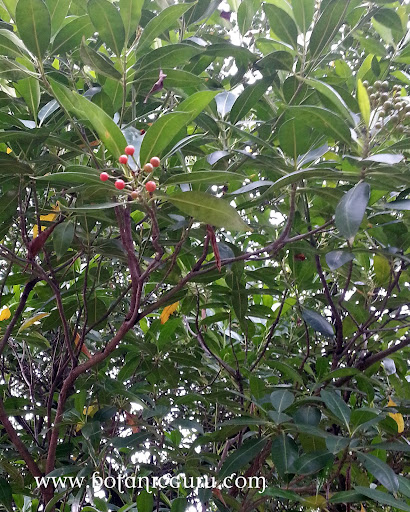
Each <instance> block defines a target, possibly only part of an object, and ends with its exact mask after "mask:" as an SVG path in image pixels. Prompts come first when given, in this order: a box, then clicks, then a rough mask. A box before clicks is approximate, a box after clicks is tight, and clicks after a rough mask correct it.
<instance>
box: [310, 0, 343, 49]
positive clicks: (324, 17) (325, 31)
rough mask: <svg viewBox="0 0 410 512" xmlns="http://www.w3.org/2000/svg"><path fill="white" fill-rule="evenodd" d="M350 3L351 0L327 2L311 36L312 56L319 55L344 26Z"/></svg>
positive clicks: (331, 0)
mask: <svg viewBox="0 0 410 512" xmlns="http://www.w3.org/2000/svg"><path fill="white" fill-rule="evenodd" d="M349 4H350V0H345V1H343V2H340V0H330V2H328V3H327V5H326V7H325V8H324V9H323V11H322V14H321V15H320V18H319V20H318V21H317V23H315V26H314V27H313V30H312V34H311V36H310V41H309V51H310V54H311V55H312V57H318V56H319V55H320V53H321V52H322V51H323V50H324V49H325V48H326V47H327V46H328V45H329V44H330V43H331V42H332V40H333V38H334V37H335V35H336V34H337V33H338V31H339V28H340V27H341V26H342V23H343V21H344V18H345V15H346V12H347V9H348V7H349Z"/></svg>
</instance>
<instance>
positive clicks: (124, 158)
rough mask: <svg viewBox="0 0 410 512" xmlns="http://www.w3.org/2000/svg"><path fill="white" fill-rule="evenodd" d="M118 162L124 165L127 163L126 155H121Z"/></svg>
mask: <svg viewBox="0 0 410 512" xmlns="http://www.w3.org/2000/svg"><path fill="white" fill-rule="evenodd" d="M118 161H119V162H120V164H126V163H127V162H128V157H127V155H121V156H120V158H119V159H118Z"/></svg>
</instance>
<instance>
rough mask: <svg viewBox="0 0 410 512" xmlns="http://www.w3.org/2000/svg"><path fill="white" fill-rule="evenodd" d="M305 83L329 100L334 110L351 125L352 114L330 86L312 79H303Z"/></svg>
mask: <svg viewBox="0 0 410 512" xmlns="http://www.w3.org/2000/svg"><path fill="white" fill-rule="evenodd" d="M305 83H306V84H308V85H310V87H313V88H314V89H316V91H317V92H319V93H320V94H323V96H325V97H326V98H327V99H329V100H330V101H331V102H332V103H333V105H334V106H335V107H336V109H337V110H338V111H339V112H340V113H341V114H342V115H343V118H344V119H345V120H346V121H347V122H349V123H352V114H351V112H350V110H349V108H348V106H347V105H346V102H345V101H344V100H343V98H342V97H341V96H340V94H339V93H338V92H337V91H336V90H335V89H334V88H333V87H332V86H331V85H329V84H327V83H325V82H321V81H320V80H316V79H312V78H307V79H305Z"/></svg>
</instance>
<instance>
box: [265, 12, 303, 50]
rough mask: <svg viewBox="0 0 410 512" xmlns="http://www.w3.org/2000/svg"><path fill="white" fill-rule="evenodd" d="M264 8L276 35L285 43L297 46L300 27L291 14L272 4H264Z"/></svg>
mask: <svg viewBox="0 0 410 512" xmlns="http://www.w3.org/2000/svg"><path fill="white" fill-rule="evenodd" d="M263 9H264V11H265V14H266V16H267V18H268V21H269V25H270V28H271V30H273V32H274V33H275V35H277V36H278V37H279V38H280V40H281V41H283V42H284V43H288V44H290V45H291V46H293V48H297V39H298V29H297V27H296V23H295V22H294V21H293V19H292V18H291V17H290V16H289V14H287V13H286V12H285V11H284V10H283V9H280V8H279V7H277V6H276V5H272V4H264V6H263Z"/></svg>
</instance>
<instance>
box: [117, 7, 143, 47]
mask: <svg viewBox="0 0 410 512" xmlns="http://www.w3.org/2000/svg"><path fill="white" fill-rule="evenodd" d="M143 5H144V0H120V1H119V6H120V15H121V19H122V22H123V24H124V30H125V43H127V41H128V39H129V38H130V36H131V34H133V33H135V32H136V31H137V29H138V23H139V21H140V18H141V9H142V6H143Z"/></svg>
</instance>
